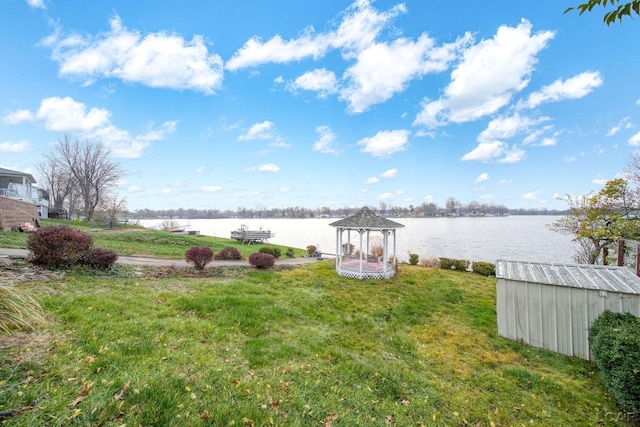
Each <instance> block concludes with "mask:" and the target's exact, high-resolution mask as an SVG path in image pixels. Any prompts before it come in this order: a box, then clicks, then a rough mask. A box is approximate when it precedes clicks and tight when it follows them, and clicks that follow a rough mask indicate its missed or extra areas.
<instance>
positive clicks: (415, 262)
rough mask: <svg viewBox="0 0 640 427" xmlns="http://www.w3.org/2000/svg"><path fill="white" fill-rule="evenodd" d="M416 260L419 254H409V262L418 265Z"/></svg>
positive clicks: (418, 259)
mask: <svg viewBox="0 0 640 427" xmlns="http://www.w3.org/2000/svg"><path fill="white" fill-rule="evenodd" d="M418 261H420V256H419V255H418V254H409V264H411V265H418Z"/></svg>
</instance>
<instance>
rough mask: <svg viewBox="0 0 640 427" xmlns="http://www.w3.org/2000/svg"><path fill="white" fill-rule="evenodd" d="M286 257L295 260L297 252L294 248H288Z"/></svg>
mask: <svg viewBox="0 0 640 427" xmlns="http://www.w3.org/2000/svg"><path fill="white" fill-rule="evenodd" d="M285 255H286V256H287V258H295V256H296V251H294V250H293V248H287V252H286V253H285Z"/></svg>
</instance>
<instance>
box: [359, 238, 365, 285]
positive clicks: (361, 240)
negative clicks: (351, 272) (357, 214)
mask: <svg viewBox="0 0 640 427" xmlns="http://www.w3.org/2000/svg"><path fill="white" fill-rule="evenodd" d="M358 232H359V233H360V276H362V235H363V234H364V233H363V232H362V230H359V231H358Z"/></svg>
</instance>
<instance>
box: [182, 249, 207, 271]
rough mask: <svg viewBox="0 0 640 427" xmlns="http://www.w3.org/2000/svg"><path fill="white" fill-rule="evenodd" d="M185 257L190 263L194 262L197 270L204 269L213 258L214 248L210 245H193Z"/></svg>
mask: <svg viewBox="0 0 640 427" xmlns="http://www.w3.org/2000/svg"><path fill="white" fill-rule="evenodd" d="M184 259H185V260H186V261H187V262H188V263H189V264H193V266H194V267H195V268H196V270H204V268H205V267H206V266H207V264H209V263H210V262H211V261H212V260H213V249H211V248H210V247H208V246H193V247H191V248H189V249H187V252H186V253H185V254H184Z"/></svg>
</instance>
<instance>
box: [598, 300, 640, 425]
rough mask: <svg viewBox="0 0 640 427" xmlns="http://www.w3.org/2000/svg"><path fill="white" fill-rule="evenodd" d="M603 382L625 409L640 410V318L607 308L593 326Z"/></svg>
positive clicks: (628, 410)
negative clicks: (639, 355)
mask: <svg viewBox="0 0 640 427" xmlns="http://www.w3.org/2000/svg"><path fill="white" fill-rule="evenodd" d="M589 347H590V349H591V353H592V354H593V356H594V359H595V362H596V366H597V368H598V371H599V372H600V378H601V379H602V383H603V384H604V385H605V387H606V388H607V389H608V390H609V393H610V394H611V396H613V398H614V399H615V401H616V403H617V404H618V406H619V407H620V409H622V411H624V412H626V413H631V414H640V359H639V358H638V354H640V319H638V318H637V317H635V316H634V315H632V314H630V313H613V312H611V311H608V310H607V311H605V312H604V313H602V314H601V315H600V317H598V318H597V319H596V321H595V322H593V325H592V326H591V328H590V330H589Z"/></svg>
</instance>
